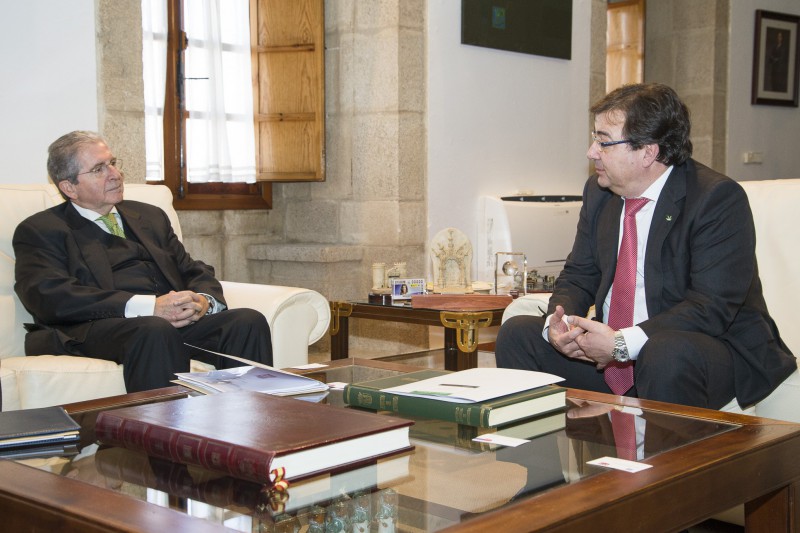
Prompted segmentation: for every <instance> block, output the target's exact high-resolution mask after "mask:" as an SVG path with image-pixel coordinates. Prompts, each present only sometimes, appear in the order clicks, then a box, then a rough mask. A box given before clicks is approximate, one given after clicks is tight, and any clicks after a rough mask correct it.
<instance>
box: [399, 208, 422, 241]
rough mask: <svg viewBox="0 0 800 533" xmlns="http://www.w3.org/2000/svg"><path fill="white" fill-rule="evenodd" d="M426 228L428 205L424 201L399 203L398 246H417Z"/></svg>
mask: <svg viewBox="0 0 800 533" xmlns="http://www.w3.org/2000/svg"><path fill="white" fill-rule="evenodd" d="M427 230H428V205H427V203H426V202H424V201H417V202H402V203H401V204H400V242H399V244H400V246H419V245H420V244H425V243H424V241H423V242H422V243H420V239H419V236H420V235H425V233H426V232H427Z"/></svg>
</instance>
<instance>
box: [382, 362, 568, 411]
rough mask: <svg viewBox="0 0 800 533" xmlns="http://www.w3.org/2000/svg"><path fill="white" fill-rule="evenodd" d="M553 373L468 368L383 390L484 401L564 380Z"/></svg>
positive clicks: (466, 400)
mask: <svg viewBox="0 0 800 533" xmlns="http://www.w3.org/2000/svg"><path fill="white" fill-rule="evenodd" d="M563 379H564V378H560V377H558V376H555V375H553V374H547V373H545V372H533V371H530V370H516V369H512V368H470V369H469V370H462V371H460V372H453V373H451V374H445V375H442V376H436V377H433V378H429V379H424V380H422V381H416V382H413V383H407V384H405V385H400V386H398V387H391V388H388V389H383V392H390V393H393V394H399V395H404V396H420V397H423V398H435V399H437V400H442V401H445V402H457V403H470V402H484V401H486V400H492V399H494V398H499V397H500V396H507V395H509V394H513V393H515V392H521V391H527V390H531V389H536V388H539V387H545V386H547V385H552V384H554V383H557V382H559V381H563Z"/></svg>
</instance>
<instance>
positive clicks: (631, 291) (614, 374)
mask: <svg viewBox="0 0 800 533" xmlns="http://www.w3.org/2000/svg"><path fill="white" fill-rule="evenodd" d="M648 201H649V200H648V199H647V198H627V199H626V200H625V220H624V221H623V223H622V244H621V245H620V247H619V256H618V257H617V270H616V272H615V273H614V288H613V290H612V291H611V305H610V306H609V309H608V325H609V327H611V329H613V330H615V331H616V330H619V329H622V328H627V327H630V326H632V325H633V303H634V300H635V298H636V213H638V212H639V210H640V209H641V208H642V207H644V206H645V204H646V203H647V202H648ZM605 378H606V383H608V386H609V387H610V388H611V391H612V392H613V393H614V394H620V395H622V394H625V393H626V392H628V389H630V388H631V387H633V363H632V362H630V361H629V362H627V363H617V362H616V361H612V362H611V363H609V365H608V366H607V367H606V370H605Z"/></svg>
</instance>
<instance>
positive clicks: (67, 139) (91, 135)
mask: <svg viewBox="0 0 800 533" xmlns="http://www.w3.org/2000/svg"><path fill="white" fill-rule="evenodd" d="M101 143H102V144H105V145H106V146H108V143H107V142H106V140H105V139H104V138H103V136H101V135H100V134H99V133H95V132H93V131H72V132H70V133H67V134H65V135H62V136H61V137H59V138H58V139H56V140H55V141H53V144H51V145H50V146H49V147H48V148H47V154H48V156H47V174H48V175H49V176H50V180H51V181H52V182H53V183H54V184H55V185H56V187H58V184H59V183H61V182H62V181H64V180H69V182H70V183H73V184H77V183H78V173H79V172H80V171H81V169H80V162H79V161H78V153H79V152H80V149H81V148H83V147H84V146H88V145H93V144H101ZM59 190H60V189H59ZM62 196H63V193H62Z"/></svg>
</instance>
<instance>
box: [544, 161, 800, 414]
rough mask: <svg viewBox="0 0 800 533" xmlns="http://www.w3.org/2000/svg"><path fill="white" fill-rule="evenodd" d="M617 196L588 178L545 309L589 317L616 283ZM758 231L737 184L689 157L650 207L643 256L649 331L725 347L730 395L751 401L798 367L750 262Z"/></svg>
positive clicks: (599, 313)
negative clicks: (730, 367)
mask: <svg viewBox="0 0 800 533" xmlns="http://www.w3.org/2000/svg"><path fill="white" fill-rule="evenodd" d="M622 207H623V201H622V199H621V198H620V197H619V196H617V195H615V194H613V193H612V192H611V191H609V190H607V189H603V188H601V187H599V186H598V184H597V177H596V176H593V177H591V178H589V181H588V182H587V184H586V187H585V189H584V194H583V207H582V208H581V213H580V218H579V222H578V232H577V236H576V238H575V244H574V246H573V249H572V252H571V253H570V255H569V257H568V259H567V262H566V264H565V267H564V270H563V272H562V273H561V275H560V276H559V278H558V280H557V282H556V286H555V290H554V294H553V297H552V298H551V300H550V304H549V307H550V309H549V312H551V313H552V312H553V311H554V310H555V306H556V305H562V306H563V307H564V309H565V310H566V312H567V313H568V314H577V315H581V316H583V315H585V313H586V312H587V311H588V310H589V308H590V307H591V306H592V305H594V306H595V311H596V313H597V318H598V320H602V319H603V302H604V300H605V298H606V295H607V294H608V291H609V290H610V288H611V284H612V282H613V281H614V270H615V268H616V261H617V248H618V243H619V231H620V214H621V212H622ZM755 239H756V237H755V227H754V225H753V216H752V213H751V211H750V205H749V203H748V201H747V196H746V193H745V192H744V190H743V189H742V187H741V186H740V185H739V184H738V183H736V182H735V181H733V180H731V179H730V178H727V177H725V176H723V175H721V174H718V173H717V172H714V171H713V170H711V169H709V168H708V167H705V166H703V165H701V164H699V163H697V162H695V161H694V160H689V161H687V162H686V163H684V164H682V165H678V166H676V167H675V168H673V170H672V173H671V174H670V176H669V179H668V180H667V183H666V185H665V186H664V189H663V190H662V192H661V196H660V197H659V199H658V202H657V204H656V206H655V211H654V214H653V221H652V225H651V226H650V233H649V236H648V241H647V250H646V252H645V254H646V255H645V273H644V280H645V295H646V299H647V312H648V316H649V319H648V320H646V321H644V322H642V323H640V324H638V325H639V326H640V327H641V328H642V329H643V330H644V332H645V333H646V334H648V335H652V334H653V333H654V332H657V331H668V330H678V331H697V332H702V333H706V334H708V335H711V336H712V337H715V338H718V339H720V340H721V341H723V342H725V343H726V344H728V346H729V347H730V349H731V350H732V353H733V354H734V355H735V357H734V372H735V380H736V382H735V386H736V397H737V399H738V400H739V403H740V404H741V405H751V404H752V403H754V402H757V401H759V400H761V399H763V398H764V397H766V396H767V395H768V394H769V393H770V392H771V391H772V390H773V389H774V388H775V387H776V386H777V385H778V384H780V383H781V382H782V381H783V380H784V379H785V378H786V377H787V376H788V375H789V374H791V373H792V372H793V371H794V369H795V368H796V366H797V363H796V360H795V358H794V357H793V356H792V355H791V352H790V351H789V349H788V348H787V347H786V345H785V344H784V343H783V341H782V340H781V339H780V336H779V335H778V329H777V326H776V325H775V322H774V321H773V320H772V318H771V317H770V316H769V313H768V312H767V306H766V303H765V302H764V296H763V294H762V291H761V280H760V279H759V277H758V266H757V264H756V259H755Z"/></svg>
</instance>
